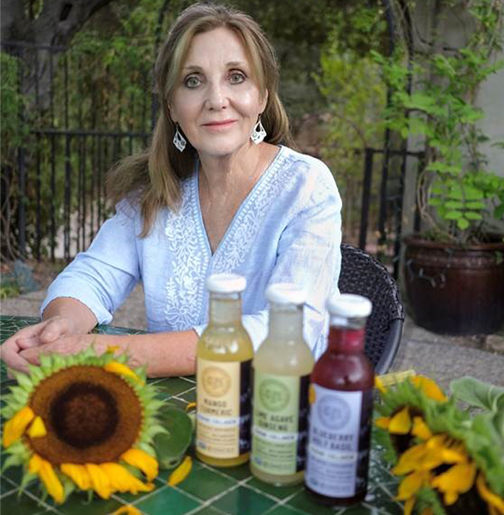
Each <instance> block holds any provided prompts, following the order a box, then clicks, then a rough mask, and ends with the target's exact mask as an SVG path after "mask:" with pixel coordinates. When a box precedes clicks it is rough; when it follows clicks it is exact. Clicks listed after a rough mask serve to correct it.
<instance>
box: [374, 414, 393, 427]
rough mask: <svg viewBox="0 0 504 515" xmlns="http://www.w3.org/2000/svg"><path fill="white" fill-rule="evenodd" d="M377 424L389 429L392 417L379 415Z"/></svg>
mask: <svg viewBox="0 0 504 515" xmlns="http://www.w3.org/2000/svg"><path fill="white" fill-rule="evenodd" d="M375 425H376V426H377V427H381V428H382V429H388V428H389V426H390V417H378V418H377V419H376V420H375Z"/></svg>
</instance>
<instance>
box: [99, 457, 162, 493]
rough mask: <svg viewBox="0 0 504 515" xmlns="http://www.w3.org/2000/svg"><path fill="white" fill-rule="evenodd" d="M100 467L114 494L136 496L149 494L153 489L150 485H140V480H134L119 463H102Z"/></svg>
mask: <svg viewBox="0 0 504 515" xmlns="http://www.w3.org/2000/svg"><path fill="white" fill-rule="evenodd" d="M100 467H101V469H102V470H103V472H105V474H107V476H108V478H109V480H110V485H111V488H112V490H113V491H114V492H115V491H119V492H121V493H124V492H130V493H132V494H134V495H136V494H137V493H138V492H150V491H152V490H153V489H154V485H153V484H152V483H150V484H145V483H142V481H140V479H138V478H136V477H135V476H134V475H133V474H131V473H130V472H129V471H128V470H127V469H126V468H125V467H123V466H122V465H119V463H102V464H101V465H100Z"/></svg>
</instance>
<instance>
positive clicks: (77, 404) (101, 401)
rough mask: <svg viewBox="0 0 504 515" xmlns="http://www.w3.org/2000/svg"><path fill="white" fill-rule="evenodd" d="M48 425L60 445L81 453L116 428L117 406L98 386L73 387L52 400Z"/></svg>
mask: <svg viewBox="0 0 504 515" xmlns="http://www.w3.org/2000/svg"><path fill="white" fill-rule="evenodd" d="M49 413H50V417H51V423H52V425H53V427H54V430H55V431H56V434H57V435H58V437H59V438H60V439H61V440H63V441H64V442H66V443H68V444H70V445H73V446H74V447H77V448H78V449H85V448H86V447H90V446H91V445H99V444H101V443H103V442H105V441H106V440H107V439H108V438H110V437H111V436H112V435H113V434H114V432H115V430H116V427H117V424H118V412H117V402H116V401H115V399H114V397H112V395H111V394H110V393H109V392H108V391H107V390H105V388H103V387H102V386H98V385H93V384H91V383H86V382H82V383H74V384H72V385H70V386H69V387H68V389H67V390H65V391H64V392H63V393H62V394H60V395H59V396H58V397H56V398H55V399H54V401H53V402H52V405H51V407H50V408H49Z"/></svg>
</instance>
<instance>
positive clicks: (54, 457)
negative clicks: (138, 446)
mask: <svg viewBox="0 0 504 515" xmlns="http://www.w3.org/2000/svg"><path fill="white" fill-rule="evenodd" d="M29 405H30V407H31V408H32V409H33V411H34V412H35V413H36V414H37V415H39V416H40V417H42V420H43V421H44V423H45V425H46V429H47V435H46V436H44V437H41V438H33V439H29V444H30V447H31V448H32V449H33V450H34V451H35V452H36V453H37V454H39V455H40V456H42V458H44V459H46V460H48V461H49V462H51V463H53V464H54V463H78V464H83V463H104V462H111V461H116V460H117V459H119V456H121V454H122V453H124V452H126V451H127V450H128V449H130V448H131V447H132V446H133V445H134V444H135V442H136V441H137V440H138V438H139V437H140V434H141V431H142V421H143V404H142V401H141V400H140V399H139V397H138V396H137V393H136V392H135V390H134V388H133V387H132V386H131V385H130V384H129V383H128V382H127V381H125V380H124V379H123V378H121V377H120V376H118V375H116V374H113V373H110V372H107V371H106V370H104V369H103V368H102V367H99V366H93V365H77V366H72V367H69V368H65V369H63V370H59V371H58V372H55V373H53V374H52V375H51V376H49V377H47V378H46V379H44V380H43V381H42V382H41V383H40V384H39V385H38V386H37V387H36V389H35V391H34V392H33V394H32V397H31V399H30V401H29Z"/></svg>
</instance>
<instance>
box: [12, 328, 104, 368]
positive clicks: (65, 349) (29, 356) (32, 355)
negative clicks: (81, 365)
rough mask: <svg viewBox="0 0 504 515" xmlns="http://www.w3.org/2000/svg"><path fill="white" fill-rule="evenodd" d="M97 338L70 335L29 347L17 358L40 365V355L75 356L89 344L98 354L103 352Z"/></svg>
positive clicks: (91, 335) (95, 336)
mask: <svg viewBox="0 0 504 515" xmlns="http://www.w3.org/2000/svg"><path fill="white" fill-rule="evenodd" d="M97 340H98V337H97V335H95V334H83V335H75V334H74V335H70V336H64V337H61V338H58V339H57V340H56V341H54V342H51V343H46V344H44V345H39V346H30V347H26V348H24V349H22V350H21V352H20V353H19V358H20V359H22V360H24V361H25V362H26V364H27V365H26V366H27V367H28V363H30V364H32V365H40V355H41V354H42V353H44V354H63V355H69V354H77V353H78V352H81V351H83V350H85V349H87V348H88V347H89V346H90V345H91V344H94V345H95V349H96V351H97V353H98V354H102V353H103V352H104V351H105V348H103V345H98V342H97Z"/></svg>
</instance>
